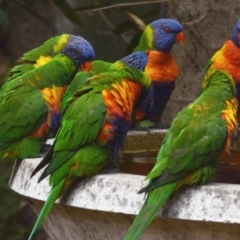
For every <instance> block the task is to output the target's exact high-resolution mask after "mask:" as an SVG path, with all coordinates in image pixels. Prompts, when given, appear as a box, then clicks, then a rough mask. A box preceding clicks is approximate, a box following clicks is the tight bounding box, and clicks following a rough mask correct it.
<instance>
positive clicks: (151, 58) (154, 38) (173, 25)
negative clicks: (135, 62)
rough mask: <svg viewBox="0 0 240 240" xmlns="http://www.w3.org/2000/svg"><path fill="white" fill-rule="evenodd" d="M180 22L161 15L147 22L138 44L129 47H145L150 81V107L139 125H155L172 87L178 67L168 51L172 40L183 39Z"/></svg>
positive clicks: (143, 49) (146, 69)
mask: <svg viewBox="0 0 240 240" xmlns="http://www.w3.org/2000/svg"><path fill="white" fill-rule="evenodd" d="M184 38H185V36H184V33H183V27H182V25H181V24H180V23H179V22H178V21H176V20H173V19H168V18H163V19H158V20H155V21H153V22H152V23H150V24H149V25H148V26H147V27H146V29H145V31H144V32H143V34H142V36H141V38H140V41H139V45H138V46H137V47H136V48H135V49H134V50H133V52H135V51H145V52H146V53H147V54H148V63H147V66H146V68H145V73H147V74H148V75H149V76H150V78H151V80H152V82H153V91H154V93H153V95H154V103H153V107H152V110H151V111H149V113H148V114H145V116H144V118H143V121H142V122H141V123H140V127H143V128H148V127H153V126H154V127H158V126H159V125H158V123H159V120H160V118H161V116H162V114H163V112H164V110H165V107H166V104H167V102H168V100H169V98H170V96H171V93H172V91H173V90H174V88H175V80H176V78H177V77H178V75H179V68H178V66H177V64H176V62H175V60H174V58H173V56H172V54H171V49H172V47H173V45H174V43H176V42H180V43H183V42H184Z"/></svg>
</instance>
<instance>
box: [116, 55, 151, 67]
mask: <svg viewBox="0 0 240 240" xmlns="http://www.w3.org/2000/svg"><path fill="white" fill-rule="evenodd" d="M120 61H121V62H122V63H124V64H125V65H127V66H128V67H132V68H136V69H139V70H141V71H143V70H144V69H145V66H146V65H147V62H148V56H147V54H146V53H145V52H141V51H138V52H135V53H132V54H130V55H128V56H126V57H125V58H123V59H121V60H120Z"/></svg>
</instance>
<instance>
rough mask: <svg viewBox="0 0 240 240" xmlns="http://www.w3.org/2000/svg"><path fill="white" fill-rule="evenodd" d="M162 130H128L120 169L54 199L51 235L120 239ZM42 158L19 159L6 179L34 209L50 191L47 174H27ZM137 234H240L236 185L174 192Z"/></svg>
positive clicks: (152, 239)
mask: <svg viewBox="0 0 240 240" xmlns="http://www.w3.org/2000/svg"><path fill="white" fill-rule="evenodd" d="M165 132H166V131H163V130H151V131H150V133H149V134H148V133H147V132H139V131H138V132H134V131H132V132H131V131H130V132H129V134H128V138H127V140H126V142H125V145H124V147H123V150H122V151H121V152H120V153H119V156H118V161H123V160H124V161H123V163H121V164H120V170H121V172H125V173H115V174H101V175H97V176H95V177H92V178H90V179H87V180H86V181H84V182H79V183H76V184H75V185H74V186H73V188H72V189H71V190H70V191H69V192H68V194H67V195H65V196H64V197H62V198H60V199H58V200H57V202H56V203H55V204H54V206H53V209H52V210H51V212H50V214H49V216H48V217H47V219H46V220H45V222H44V224H43V227H44V228H45V230H46V232H47V233H48V234H49V236H50V238H51V239H57V240H61V239H62V240H66V239H71V240H75V239H83V240H95V239H96V240H108V239H109V240H110V239H111V240H121V239H122V238H123V237H124V235H125V233H126V231H127V229H128V228H129V226H130V225H131V223H132V220H133V219H134V217H135V216H136V214H137V213H138V211H139V210H140V208H141V205H142V204H143V202H144V195H142V194H137V191H138V190H139V189H140V188H141V187H143V186H144V185H145V183H144V176H143V175H137V174H146V173H147V172H149V171H150V169H151V167H152V166H153V164H154V161H155V158H156V157H155V155H156V152H157V151H158V149H159V146H160V143H161V141H162V139H163V136H164V135H165ZM146 158H147V159H148V160H146ZM130 159H132V160H130ZM144 159H145V160H144ZM40 160H41V159H26V160H25V161H22V162H21V163H20V165H18V166H15V168H14V170H13V173H12V176H11V179H10V182H9V185H10V187H11V188H12V189H13V190H14V191H16V192H18V193H19V194H21V195H23V196H25V197H26V198H27V199H29V201H31V202H32V207H33V209H34V211H35V212H36V213H37V214H39V212H40V210H41V208H42V206H43V203H44V201H45V200H46V197H47V195H48V193H49V191H50V187H49V185H48V179H44V180H43V181H42V182H41V183H39V184H38V183H37V180H38V178H39V176H40V174H41V172H39V173H38V174H37V175H36V176H34V177H33V178H32V179H30V175H31V172H32V171H33V169H34V168H35V167H36V166H37V164H38V163H39V161H40ZM234 169H235V168H234ZM235 170H236V169H235ZM237 171H238V170H236V171H235V172H234V171H232V172H231V174H229V176H230V175H231V176H232V180H233V182H237V181H240V174H239V175H237V173H239V172H237ZM126 172H128V173H129V174H127V173H126ZM131 172H132V173H131ZM130 173H131V174H130ZM133 173H134V174H133ZM218 173H219V174H218V176H215V179H224V176H225V175H224V171H223V170H221V169H220V170H219V171H218ZM237 176H239V180H238V177H237ZM140 239H144V240H170V239H177V240H178V239H184V240H188V239H191V240H208V239H218V240H225V239H226V240H229V239H231V240H235V239H236V240H237V239H240V186H239V185H238V184H230V183H215V182H212V183H209V184H207V185H204V186H197V187H193V188H191V189H184V190H181V191H179V192H177V193H176V194H174V196H173V197H172V198H171V199H170V200H169V201H168V202H167V204H166V205H165V207H164V208H163V209H162V211H161V212H159V214H158V216H157V217H156V218H155V220H154V221H153V222H152V223H151V225H150V226H149V227H148V228H147V230H146V231H145V232H144V234H143V235H142V237H141V238H140Z"/></svg>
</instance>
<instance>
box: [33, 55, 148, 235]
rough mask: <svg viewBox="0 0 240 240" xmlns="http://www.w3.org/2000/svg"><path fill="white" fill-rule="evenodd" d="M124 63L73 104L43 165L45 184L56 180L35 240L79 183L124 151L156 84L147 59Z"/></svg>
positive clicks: (89, 84) (93, 83)
mask: <svg viewBox="0 0 240 240" xmlns="http://www.w3.org/2000/svg"><path fill="white" fill-rule="evenodd" d="M133 56H134V57H133ZM129 59H130V61H129ZM131 59H133V60H134V61H131ZM121 62H122V63H125V66H122V67H121V68H119V69H118V71H114V72H105V73H101V74H99V75H94V76H92V77H91V78H89V79H88V81H87V82H86V83H85V84H84V86H82V87H80V88H79V89H78V90H77V92H76V93H75V94H74V96H73V97H72V98H71V99H70V100H69V102H68V106H67V108H66V110H65V112H64V115H63V118H62V122H61V126H60V129H59V131H58V133H57V136H56V139H55V142H54V145H53V147H52V148H51V149H50V151H49V152H48V154H47V155H46V156H45V158H44V159H43V161H45V159H48V160H47V162H49V159H50V163H49V165H48V166H47V168H46V169H45V170H44V172H43V174H42V175H41V176H40V179H39V181H41V180H42V179H44V178H45V177H47V176H48V175H50V185H51V186H52V189H51V192H50V194H49V196H48V198H47V200H46V202H45V204H44V206H43V209H42V211H41V213H40V215H39V217H38V220H37V222H36V224H35V226H34V228H33V230H32V233H31V235H30V237H29V239H32V237H33V235H34V233H35V231H36V230H37V229H38V227H39V226H40V225H41V223H42V222H43V220H44V218H45V217H46V216H47V214H48V212H49V211H50V209H51V207H52V205H53V204H54V202H55V200H56V199H57V198H58V197H60V196H61V195H62V194H64V193H65V192H66V190H67V189H68V188H69V187H70V186H71V185H72V183H73V182H74V180H75V179H76V178H81V177H86V176H87V177H88V176H93V175H95V174H97V173H99V172H100V171H101V170H102V169H103V168H104V167H105V166H108V165H111V163H112V161H113V159H114V158H115V156H116V154H117V153H118V150H119V149H120V148H121V146H122V145H123V142H124V139H125V137H126V135H127V132H128V129H129V127H130V122H131V119H132V112H133V110H134V106H135V105H136V104H137V103H138V101H139V99H140V95H141V93H142V92H143V91H146V90H147V89H150V87H151V80H150V78H149V77H148V75H146V74H144V73H143V72H142V71H140V70H143V69H144V67H145V65H146V63H147V55H146V53H144V52H136V53H134V54H133V55H130V56H128V57H125V58H124V59H122V61H121ZM33 174H34V173H33Z"/></svg>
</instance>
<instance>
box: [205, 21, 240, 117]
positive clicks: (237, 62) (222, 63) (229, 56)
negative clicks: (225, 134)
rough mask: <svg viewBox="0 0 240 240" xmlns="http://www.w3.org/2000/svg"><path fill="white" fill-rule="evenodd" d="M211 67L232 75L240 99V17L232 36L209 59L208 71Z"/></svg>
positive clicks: (239, 112) (239, 99)
mask: <svg viewBox="0 0 240 240" xmlns="http://www.w3.org/2000/svg"><path fill="white" fill-rule="evenodd" d="M209 68H214V69H219V70H225V71H227V72H228V73H229V74H231V75H232V77H233V79H234V81H235V84H236V90H237V93H236V97H237V99H238V101H240V18H239V19H238V20H237V23H236V24H235V26H234V28H233V31H232V35H231V38H230V39H229V40H227V41H226V42H225V43H224V44H223V46H222V47H221V49H219V50H218V51H217V52H216V53H215V54H214V55H213V56H212V57H211V58H210V59H209V60H208V63H207V66H206V71H207V70H208V69H209ZM239 114H240V111H239V108H238V115H239ZM238 117H239V116H238Z"/></svg>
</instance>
